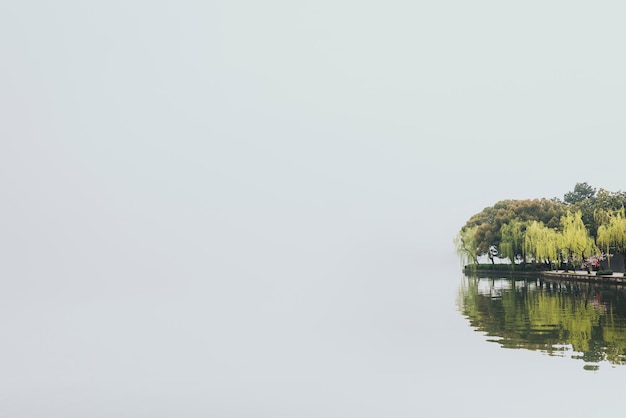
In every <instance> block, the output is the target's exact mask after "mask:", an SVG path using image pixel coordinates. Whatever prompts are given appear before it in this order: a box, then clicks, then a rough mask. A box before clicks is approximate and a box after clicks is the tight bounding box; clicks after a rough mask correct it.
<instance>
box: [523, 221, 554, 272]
mask: <svg viewBox="0 0 626 418" xmlns="http://www.w3.org/2000/svg"><path fill="white" fill-rule="evenodd" d="M561 241H562V238H561V234H560V233H559V232H557V230H556V229H554V228H548V227H546V226H544V224H543V222H537V221H533V222H531V223H530V224H529V225H528V227H527V228H526V233H525V235H524V250H525V252H526V254H528V255H529V256H532V257H534V258H535V260H536V261H538V262H540V263H547V264H549V265H550V266H552V264H553V263H555V262H557V261H561V257H560V254H561V251H560V248H559V246H560V245H561V244H560V243H561Z"/></svg>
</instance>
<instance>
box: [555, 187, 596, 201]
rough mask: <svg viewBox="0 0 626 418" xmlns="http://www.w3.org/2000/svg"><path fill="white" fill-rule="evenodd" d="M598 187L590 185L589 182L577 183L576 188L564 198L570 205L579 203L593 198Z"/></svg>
mask: <svg viewBox="0 0 626 418" xmlns="http://www.w3.org/2000/svg"><path fill="white" fill-rule="evenodd" d="M595 194H596V189H594V188H593V187H591V186H590V185H588V184H587V183H576V185H575V186H574V190H573V191H571V192H567V193H565V195H564V196H563V200H564V201H565V203H567V204H569V205H573V204H575V203H579V202H582V201H584V200H585V199H591V198H593V197H594V196H595Z"/></svg>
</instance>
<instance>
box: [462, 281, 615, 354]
mask: <svg viewBox="0 0 626 418" xmlns="http://www.w3.org/2000/svg"><path fill="white" fill-rule="evenodd" d="M458 303H459V310H460V311H461V312H462V313H463V315H465V316H466V317H467V318H468V319H469V321H470V324H471V325H472V326H473V327H475V328H476V329H477V330H478V331H483V332H486V334H487V335H488V336H490V337H498V338H499V339H497V340H495V341H497V342H498V343H499V344H501V345H502V346H503V347H504V348H525V349H530V350H540V351H542V352H545V353H547V354H549V355H564V351H567V350H569V349H570V348H568V347H571V350H573V351H574V352H576V353H577V355H575V356H572V357H573V358H579V359H582V360H584V361H585V362H599V361H608V362H610V363H612V364H626V293H625V292H624V291H623V290H620V289H617V288H615V287H598V286H594V285H589V284H572V283H567V284H558V283H549V282H543V281H541V280H530V281H519V280H518V281H515V280H506V279H500V280H490V279H476V278H470V279H467V280H466V281H465V282H464V285H463V286H462V287H461V289H460V291H459V298H458Z"/></svg>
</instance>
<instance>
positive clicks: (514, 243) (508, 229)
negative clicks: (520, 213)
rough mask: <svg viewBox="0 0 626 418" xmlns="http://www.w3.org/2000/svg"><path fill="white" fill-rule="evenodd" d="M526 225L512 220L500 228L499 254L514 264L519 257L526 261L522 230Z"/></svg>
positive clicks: (517, 220)
mask: <svg viewBox="0 0 626 418" xmlns="http://www.w3.org/2000/svg"><path fill="white" fill-rule="evenodd" d="M525 229H526V225H525V224H524V223H523V222H521V221H520V220H519V219H513V220H511V221H510V222H509V223H506V224H504V225H502V227H501V228H500V236H501V242H500V254H502V256H503V257H506V258H508V259H509V260H511V264H515V259H516V258H518V257H520V258H521V259H522V261H524V262H525V261H526V257H525V256H524V253H525V252H524V230H525Z"/></svg>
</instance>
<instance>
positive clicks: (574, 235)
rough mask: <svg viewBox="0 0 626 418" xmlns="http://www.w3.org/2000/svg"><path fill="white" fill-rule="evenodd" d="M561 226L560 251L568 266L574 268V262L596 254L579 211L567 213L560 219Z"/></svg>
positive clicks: (596, 249)
mask: <svg viewBox="0 0 626 418" xmlns="http://www.w3.org/2000/svg"><path fill="white" fill-rule="evenodd" d="M561 226H562V232H561V237H562V242H561V244H560V247H561V249H562V250H563V251H564V252H565V254H564V255H565V258H566V261H567V262H568V264H570V263H571V264H572V266H574V267H575V263H576V261H580V262H581V263H582V260H584V259H585V258H587V257H588V256H589V255H591V254H595V253H597V252H598V248H597V247H596V244H595V242H594V241H593V238H591V237H590V236H589V232H588V231H587V228H586V227H585V224H584V223H583V220H582V213H581V212H580V211H578V212H576V213H572V212H570V211H567V213H566V214H565V216H563V217H562V218H561Z"/></svg>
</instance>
